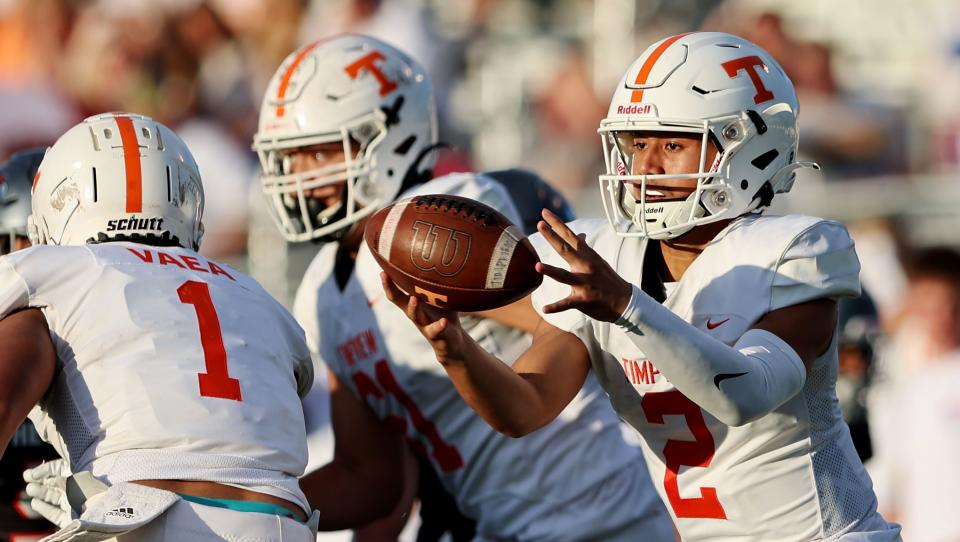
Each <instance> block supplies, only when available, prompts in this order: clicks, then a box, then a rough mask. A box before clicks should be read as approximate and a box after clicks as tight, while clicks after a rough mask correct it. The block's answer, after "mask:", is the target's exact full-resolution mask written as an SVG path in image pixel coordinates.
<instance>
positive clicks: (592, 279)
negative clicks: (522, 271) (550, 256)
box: [537, 209, 633, 322]
mask: <svg viewBox="0 0 960 542" xmlns="http://www.w3.org/2000/svg"><path fill="white" fill-rule="evenodd" d="M542 216H543V220H542V221H540V222H539V223H537V231H539V232H540V234H541V235H543V238H544V239H546V240H547V242H548V243H550V246H551V247H553V249H554V250H555V251H557V254H559V255H560V257H561V258H563V259H564V260H565V261H566V262H567V264H569V266H570V270H569V271H567V270H566V269H561V268H559V267H555V266H552V265H549V264H545V263H543V262H540V263H538V264H537V272H539V273H542V274H544V275H546V276H548V277H550V278H552V279H554V280H556V281H557V282H562V283H564V284H568V285H569V286H570V288H571V290H570V295H568V296H567V297H565V298H563V299H561V300H559V301H555V302H553V303H550V304H549V305H546V306H544V307H543V312H544V313H546V314H550V313H554V312H562V311H566V310H570V309H577V310H579V311H580V312H582V313H584V314H586V315H587V316H589V317H591V318H593V319H595V320H600V321H603V322H614V321H616V320H617V318H619V317H620V315H621V314H623V311H624V310H626V308H627V304H628V303H630V296H631V295H632V293H633V287H632V286H631V285H630V283H629V282H627V281H625V280H623V278H621V277H620V275H618V274H617V272H616V271H614V270H613V268H611V267H610V265H609V264H608V263H607V262H606V261H605V260H604V259H603V258H601V257H600V255H599V254H597V252H596V251H595V250H593V249H592V248H590V247H589V246H588V245H587V243H586V240H585V235H583V234H581V235H575V234H574V233H573V231H571V230H570V228H568V227H567V225H566V224H564V223H563V221H562V220H560V217H558V216H557V215H555V214H553V213H551V212H550V211H548V210H547V209H544V210H543V212H542Z"/></svg>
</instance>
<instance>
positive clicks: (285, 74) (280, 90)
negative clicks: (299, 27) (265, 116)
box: [277, 41, 320, 117]
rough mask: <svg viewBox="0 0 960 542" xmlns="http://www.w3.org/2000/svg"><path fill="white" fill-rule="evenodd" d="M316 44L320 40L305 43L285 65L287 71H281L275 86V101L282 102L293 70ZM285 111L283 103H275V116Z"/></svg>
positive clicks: (280, 115) (318, 43) (279, 115)
mask: <svg viewBox="0 0 960 542" xmlns="http://www.w3.org/2000/svg"><path fill="white" fill-rule="evenodd" d="M317 45H320V41H315V42H313V43H311V44H310V45H307V46H306V47H304V48H303V49H300V52H299V53H297V56H296V57H294V59H293V62H291V63H290V65H289V66H287V71H285V72H283V77H281V78H280V86H279V87H278V88H277V101H279V102H282V101H283V97H284V96H286V94H287V87H288V86H289V85H290V78H292V77H293V72H294V71H296V69H297V66H299V65H300V63H301V62H303V59H304V58H306V57H307V55H308V54H310V51H313V50H314V49H315V48H316V47H317ZM285 112H286V110H285V108H284V107H283V104H282V103H281V104H279V105H277V116H278V117H282V116H283V115H284V113H285Z"/></svg>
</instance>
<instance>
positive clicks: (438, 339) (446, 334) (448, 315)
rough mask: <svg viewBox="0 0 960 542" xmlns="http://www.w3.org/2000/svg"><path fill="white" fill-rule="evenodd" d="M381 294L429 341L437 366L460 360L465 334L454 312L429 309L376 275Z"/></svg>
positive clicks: (432, 307) (390, 280)
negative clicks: (381, 288) (380, 286)
mask: <svg viewBox="0 0 960 542" xmlns="http://www.w3.org/2000/svg"><path fill="white" fill-rule="evenodd" d="M380 281H381V282H382V283H383V291H384V292H385V294H386V297H387V299H388V300H389V301H390V302H391V303H393V304H394V305H396V306H397V307H399V308H400V310H402V311H403V312H404V314H406V315H407V318H409V319H410V321H411V322H413V323H414V325H416V326H417V329H419V330H420V333H421V334H423V336H424V337H425V338H426V339H427V340H428V341H430V346H432V347H433V351H434V353H435V354H436V356H437V360H438V361H439V362H440V363H443V364H446V363H450V362H455V361H459V360H462V359H463V357H462V355H461V353H462V352H463V345H464V344H465V339H464V336H465V335H466V332H465V331H464V330H463V328H462V327H460V317H459V315H458V314H457V312H456V311H450V310H444V309H440V308H437V307H434V306H431V305H429V304H427V303H425V302H423V300H421V299H419V298H418V297H416V296H413V295H407V294H405V293H404V292H403V291H402V290H401V289H400V288H399V287H398V286H397V284H396V283H395V282H393V280H392V279H391V278H390V277H389V276H388V275H387V274H386V273H384V272H381V273H380Z"/></svg>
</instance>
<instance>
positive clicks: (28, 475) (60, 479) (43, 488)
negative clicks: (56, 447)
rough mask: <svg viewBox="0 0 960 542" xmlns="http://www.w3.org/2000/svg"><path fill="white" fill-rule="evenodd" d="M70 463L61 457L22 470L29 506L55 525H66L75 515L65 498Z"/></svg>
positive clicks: (61, 526)
mask: <svg viewBox="0 0 960 542" xmlns="http://www.w3.org/2000/svg"><path fill="white" fill-rule="evenodd" d="M71 474H72V473H71V472H70V465H68V464H67V462H66V461H65V460H63V459H56V460H54V461H47V462H46V463H42V464H40V465H38V466H36V467H33V468H32V469H27V470H25V471H23V481H24V482H27V489H26V491H27V495H29V496H30V497H31V500H30V507H31V508H33V509H34V510H36V512H37V513H38V514H40V515H41V516H43V517H44V518H46V519H47V521H49V522H50V523H53V524H54V525H56V526H57V527H60V528H63V527H66V526H67V524H69V523H70V522H71V521H72V520H73V519H74V517H75V514H74V513H73V510H72V508H71V507H70V502H69V500H68V499H67V478H68V477H69V476H70V475H71Z"/></svg>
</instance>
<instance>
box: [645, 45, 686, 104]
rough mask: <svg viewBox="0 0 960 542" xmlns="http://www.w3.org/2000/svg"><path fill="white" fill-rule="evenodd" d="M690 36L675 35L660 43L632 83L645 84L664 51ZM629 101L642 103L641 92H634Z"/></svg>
mask: <svg viewBox="0 0 960 542" xmlns="http://www.w3.org/2000/svg"><path fill="white" fill-rule="evenodd" d="M690 34H693V32H686V33H683V34H677V35H676V36H670V37H669V38H667V39H665V40H663V41H662V42H660V45H659V46H657V48H656V49H654V50H653V52H652V53H650V56H648V57H647V60H646V61H644V63H643V66H641V67H640V73H638V74H637V79H636V81H634V82H633V83H634V84H635V85H645V84H647V77H649V76H650V72H651V71H653V65H654V64H656V63H657V61H658V60H660V57H661V56H663V53H664V51H666V50H667V48H668V47H670V46H671V45H673V43H674V42H675V41H677V40H678V39H680V38H682V37H684V36H689V35H690ZM630 101H631V102H633V103H637V102H642V101H643V90H634V91H633V94H632V95H631V96H630Z"/></svg>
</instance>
